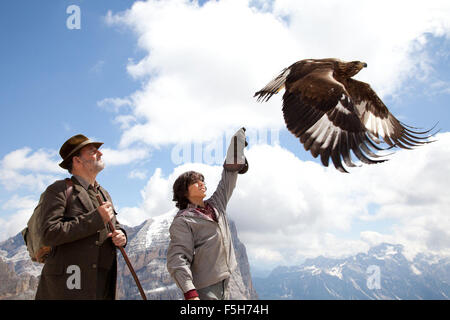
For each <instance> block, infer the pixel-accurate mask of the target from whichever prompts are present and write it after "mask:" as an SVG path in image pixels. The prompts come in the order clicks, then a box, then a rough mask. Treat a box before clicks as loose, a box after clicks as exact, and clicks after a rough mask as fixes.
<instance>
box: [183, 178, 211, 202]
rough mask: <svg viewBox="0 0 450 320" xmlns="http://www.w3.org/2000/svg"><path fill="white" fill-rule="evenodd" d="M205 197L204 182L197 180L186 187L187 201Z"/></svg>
mask: <svg viewBox="0 0 450 320" xmlns="http://www.w3.org/2000/svg"><path fill="white" fill-rule="evenodd" d="M204 197H206V185H205V182H203V181H200V180H197V181H196V182H194V183H193V184H191V185H190V186H189V187H188V196H187V198H188V199H193V198H196V199H199V198H200V199H203V198H204Z"/></svg>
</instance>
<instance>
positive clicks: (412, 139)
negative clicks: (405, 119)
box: [346, 79, 434, 149]
mask: <svg viewBox="0 0 450 320" xmlns="http://www.w3.org/2000/svg"><path fill="white" fill-rule="evenodd" d="M346 89H347V91H348V92H349V94H350V96H351V98H352V100H353V103H354V105H355V107H356V109H357V111H358V114H359V117H360V119H361V123H362V124H363V126H364V127H365V128H366V129H367V131H369V132H370V133H371V134H372V135H373V136H374V137H376V138H379V137H381V138H382V139H383V140H384V142H385V143H387V144H388V145H389V146H390V147H395V146H397V147H400V148H403V149H411V147H415V146H418V145H422V144H425V143H430V142H431V141H427V139H429V138H430V137H431V135H427V134H428V133H429V132H430V131H431V130H433V128H434V127H433V128H431V129H430V130H427V131H422V132H420V131H415V130H412V129H413V128H412V127H410V126H408V125H406V124H403V123H401V122H400V121H399V120H397V119H396V118H395V117H394V116H393V115H392V113H390V112H389V110H388V109H387V107H386V106H385V104H384V103H383V101H382V100H381V99H380V98H379V97H378V95H377V94H376V93H375V91H373V89H372V88H371V87H370V85H369V84H367V83H365V82H361V81H358V80H354V79H348V81H347V85H346Z"/></svg>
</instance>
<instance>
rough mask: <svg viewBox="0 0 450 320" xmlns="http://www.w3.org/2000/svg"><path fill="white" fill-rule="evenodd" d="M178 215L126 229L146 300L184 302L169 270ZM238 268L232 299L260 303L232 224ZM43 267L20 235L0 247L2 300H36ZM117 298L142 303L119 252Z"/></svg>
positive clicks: (128, 253) (129, 249)
mask: <svg viewBox="0 0 450 320" xmlns="http://www.w3.org/2000/svg"><path fill="white" fill-rule="evenodd" d="M174 215H175V211H171V212H168V213H166V214H164V215H160V216H157V217H154V218H151V219H148V220H147V221H145V222H144V223H143V224H141V225H140V226H137V227H126V226H124V228H125V229H126V231H127V235H128V245H127V246H126V248H125V251H126V252H127V255H128V257H129V259H130V261H131V264H132V265H133V268H134V269H135V271H136V274H137V276H138V278H139V280H140V282H141V284H142V287H143V288H144V291H145V294H146V296H147V299H157V300H172V299H182V298H183V297H182V294H181V292H180V290H179V289H178V288H177V286H176V285H175V283H174V282H173V281H172V278H171V277H170V275H169V273H168V272H167V268H166V252H167V247H168V245H169V227H170V224H171V222H172V219H173V217H174ZM230 228H231V232H232V236H233V243H234V246H235V253H236V258H237V261H238V265H239V267H238V268H237V270H236V272H234V273H233V275H232V279H231V280H230V290H231V298H232V299H257V294H256V291H255V289H254V288H253V285H252V280H251V275H250V267H249V264H248V259H247V253H246V250H245V246H244V245H243V244H242V243H241V242H240V241H239V239H238V237H237V231H236V227H235V225H234V223H233V222H230ZM41 270H42V265H41V264H38V263H33V262H32V261H31V260H30V258H29V256H28V252H27V250H26V247H25V244H24V242H23V239H22V236H21V235H20V234H18V235H16V236H15V237H12V238H10V239H8V240H6V241H4V242H3V243H1V244H0V299H34V295H35V292H36V289H37V284H38V281H39V276H40V273H41ZM117 281H118V285H117V298H118V299H122V300H132V299H141V297H140V294H139V291H138V289H137V286H136V284H135V282H134V279H133V277H132V275H131V274H130V271H129V270H128V267H127V266H126V264H125V261H124V259H123V257H122V256H121V254H120V252H118V277H117Z"/></svg>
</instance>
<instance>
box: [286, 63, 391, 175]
mask: <svg viewBox="0 0 450 320" xmlns="http://www.w3.org/2000/svg"><path fill="white" fill-rule="evenodd" d="M283 115H284V120H285V122H286V125H287V128H288V130H289V131H290V132H291V133H292V134H294V135H295V136H296V137H298V138H300V142H301V143H302V144H303V146H304V148H305V150H310V151H311V154H312V155H313V157H317V156H319V155H320V160H321V161H322V164H323V165H324V166H328V162H329V158H330V157H331V159H332V161H333V164H334V166H335V167H336V169H338V170H340V171H343V172H347V171H346V170H345V168H344V167H343V165H342V162H341V160H342V159H343V160H344V163H345V164H346V165H347V166H350V167H354V166H355V164H354V163H353V162H352V161H351V156H350V150H351V151H353V153H354V154H355V155H356V157H358V159H360V160H361V161H363V162H364V163H377V162H383V161H385V160H380V159H377V158H379V156H377V155H376V154H375V153H373V152H372V151H371V150H370V148H369V146H371V147H375V148H376V149H379V148H378V147H376V146H375V145H374V143H373V142H372V141H371V139H370V137H369V136H368V135H367V134H366V130H365V128H364V127H363V125H362V123H361V121H360V119H359V116H358V113H357V110H356V109H355V107H354V104H353V102H352V99H351V97H350V95H349V94H348V92H347V91H346V89H345V87H344V86H343V85H342V83H340V82H338V81H336V79H334V78H333V70H332V69H331V68H326V67H324V68H319V69H315V70H313V71H312V72H310V73H308V74H307V75H305V76H304V77H302V78H300V79H298V80H296V81H294V82H290V81H289V77H288V78H287V80H286V92H285V93H284V96H283ZM370 157H371V158H370Z"/></svg>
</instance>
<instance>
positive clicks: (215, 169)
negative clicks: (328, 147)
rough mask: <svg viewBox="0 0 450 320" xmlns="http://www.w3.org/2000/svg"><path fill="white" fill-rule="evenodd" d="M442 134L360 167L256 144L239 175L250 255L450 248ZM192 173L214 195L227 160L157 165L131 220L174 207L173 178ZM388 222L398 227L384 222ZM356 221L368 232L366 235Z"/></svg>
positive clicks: (235, 212)
mask: <svg viewBox="0 0 450 320" xmlns="http://www.w3.org/2000/svg"><path fill="white" fill-rule="evenodd" d="M436 138H437V142H434V143H432V144H429V145H426V146H423V147H421V148H418V149H416V150H412V151H409V150H401V151H398V152H397V153H396V154H394V155H393V156H391V157H390V160H389V161H388V162H385V163H382V164H379V165H373V166H363V167H360V168H355V169H353V170H352V171H351V173H350V174H342V173H340V172H338V171H336V170H335V169H334V168H324V167H322V166H321V165H319V164H318V163H316V162H311V161H303V160H300V159H298V158H297V157H296V156H295V155H294V154H293V153H291V152H290V151H288V150H286V149H283V148H282V147H280V146H278V145H275V146H269V145H263V144H260V145H256V146H254V147H252V148H250V149H249V150H247V152H246V154H247V158H248V159H249V163H250V170H249V171H248V173H246V174H245V175H240V176H239V179H238V183H237V187H236V189H235V191H234V194H233V196H232V199H231V201H230V203H229V205H228V213H229V215H230V216H231V218H232V219H233V220H234V221H235V223H236V227H237V229H238V233H239V237H240V239H241V241H242V242H243V243H244V244H245V245H246V246H247V250H248V254H249V258H250V261H251V262H258V263H259V264H267V265H273V264H274V263H275V262H278V263H279V264H292V263H298V262H299V261H301V259H303V258H304V257H315V256H317V255H320V254H322V255H326V256H343V255H350V254H354V253H356V252H361V251H365V250H367V249H368V248H369V247H370V246H371V245H373V244H377V243H380V242H391V243H401V244H403V245H405V247H406V250H407V252H409V253H410V254H411V255H414V254H415V253H417V252H424V251H427V252H435V253H439V254H447V255H448V254H450V252H449V250H448V244H449V241H450V233H449V231H448V230H450V218H449V217H448V208H449V207H450V200H449V199H448V196H447V195H446V193H445V192H444V190H449V189H450V163H449V162H448V161H447V160H448V159H449V157H450V150H449V149H448V148H447V146H448V145H450V133H448V132H447V133H443V134H439V135H437V136H436ZM187 170H196V171H199V172H202V173H203V174H204V175H205V178H206V183H207V186H208V193H209V195H210V194H212V192H213V191H214V189H215V186H216V185H217V183H218V181H219V178H220V173H221V166H209V165H205V164H185V165H182V166H180V167H177V168H175V169H174V171H173V172H172V173H170V174H169V175H168V176H166V177H165V176H163V174H162V171H161V169H157V170H156V171H155V172H154V174H153V175H152V177H151V178H150V179H149V181H148V183H147V185H146V187H145V188H144V190H143V191H142V193H141V194H142V203H141V205H140V206H139V207H136V208H125V210H124V209H122V218H121V219H122V220H124V219H125V220H127V221H128V222H134V223H133V224H139V223H141V222H142V221H143V220H144V219H146V218H149V217H150V216H155V215H159V214H161V213H164V212H167V211H168V210H170V209H173V208H174V203H173V202H172V201H170V200H171V199H172V192H171V187H172V184H173V182H174V180H175V179H176V177H178V175H179V174H181V173H182V172H184V171H187ZM374 205H376V209H377V210H372V209H371V207H373V206H374ZM127 212H130V217H128V216H127ZM133 219H134V221H132V220H133ZM386 223H388V224H390V225H391V228H389V230H384V229H383V228H378V225H383V224H386ZM355 225H357V226H359V228H360V229H361V230H360V231H359V232H358V233H357V234H356V235H355V234H354V231H353V228H355ZM365 226H366V227H365Z"/></svg>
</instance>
